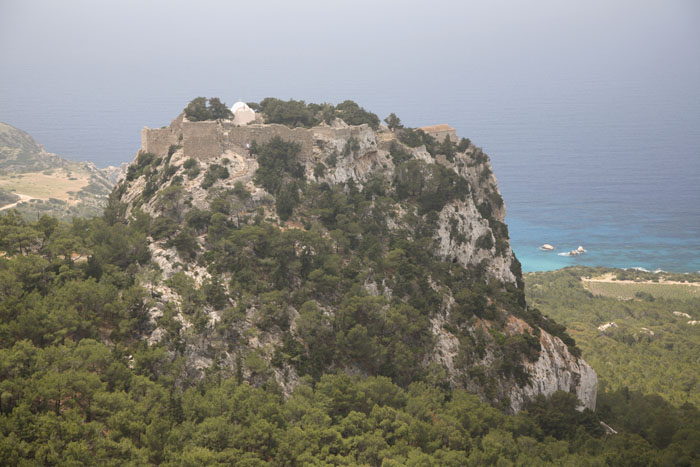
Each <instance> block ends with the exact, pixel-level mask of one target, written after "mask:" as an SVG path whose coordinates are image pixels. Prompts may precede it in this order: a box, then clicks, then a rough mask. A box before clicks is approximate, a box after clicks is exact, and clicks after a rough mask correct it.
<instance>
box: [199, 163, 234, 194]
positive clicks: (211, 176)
mask: <svg viewBox="0 0 700 467" xmlns="http://www.w3.org/2000/svg"><path fill="white" fill-rule="evenodd" d="M228 177H229V173H228V169H227V168H226V167H223V166H221V165H219V164H211V165H210V166H209V168H208V169H207V173H205V174H204V180H202V188H204V189H208V188H209V187H211V186H212V185H213V184H214V183H216V181H217V180H224V179H227V178H228Z"/></svg>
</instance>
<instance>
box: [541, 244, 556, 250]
mask: <svg viewBox="0 0 700 467" xmlns="http://www.w3.org/2000/svg"><path fill="white" fill-rule="evenodd" d="M540 250H544V251H552V250H554V246H553V245H550V244H549V243H545V244H544V245H542V246H541V247H540Z"/></svg>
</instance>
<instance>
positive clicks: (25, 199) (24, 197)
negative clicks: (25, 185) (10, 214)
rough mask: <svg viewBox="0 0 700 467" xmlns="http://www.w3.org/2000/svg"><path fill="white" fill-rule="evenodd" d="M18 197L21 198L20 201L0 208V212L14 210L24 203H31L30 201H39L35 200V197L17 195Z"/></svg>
mask: <svg viewBox="0 0 700 467" xmlns="http://www.w3.org/2000/svg"><path fill="white" fill-rule="evenodd" d="M15 194H16V195H17V196H19V200H17V201H15V202H14V203H11V204H8V205H6V206H3V207H1V208H0V211H4V210H5V209H12V208H14V207H15V206H17V205H18V204H19V203H23V202H24V201H29V200H30V199H38V198H34V197H33V196H27V195H23V194H22V193H15Z"/></svg>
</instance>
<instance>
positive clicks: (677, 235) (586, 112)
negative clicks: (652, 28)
mask: <svg viewBox="0 0 700 467" xmlns="http://www.w3.org/2000/svg"><path fill="white" fill-rule="evenodd" d="M315 79H318V82H313V83H311V82H309V83H307V84H306V85H299V84H298V82H297V84H296V86H295V87H294V88H285V87H284V85H283V84H281V81H279V80H276V78H275V77H269V80H268V81H257V82H255V83H249V84H248V85H247V87H246V86H240V85H239V86H237V87H236V88H235V89H236V91H235V92H232V91H231V89H229V88H227V87H224V86H219V87H216V88H209V89H206V90H205V91H200V90H197V88H196V86H195V85H194V84H193V87H192V88H191V89H189V88H182V87H179V88H177V89H175V88H173V89H169V88H168V87H167V83H164V84H162V85H159V86H157V87H156V86H151V87H150V88H148V89H149V91H148V92H147V91H146V89H147V88H145V87H144V88H143V89H140V88H139V87H138V86H136V85H133V84H132V85H130V86H126V87H125V88H124V89H120V88H119V87H118V86H115V87H114V88H111V89H107V88H100V87H96V88H95V89H90V88H86V87H82V88H80V90H79V92H78V91H75V92H73V93H66V92H65V86H63V85H62V84H61V83H57V84H56V86H55V88H52V87H51V86H47V85H45V84H43V85H41V86H39V85H37V86H36V87H35V88H36V89H37V90H38V91H37V92H35V93H33V94H32V95H30V96H28V95H18V94H16V93H14V92H13V88H12V85H7V87H5V88H2V82H0V121H5V122H7V123H10V124H12V125H14V126H16V127H19V128H21V129H23V130H25V131H28V132H29V133H30V134H32V135H33V136H34V137H35V138H36V139H37V140H38V141H39V142H40V143H42V144H44V146H45V147H46V148H47V150H49V151H51V152H55V153H57V154H60V155H62V156H64V157H67V158H71V159H75V160H89V161H93V162H95V163H96V164H97V165H98V166H106V165H110V164H119V163H121V162H125V161H130V160H132V159H133V157H134V156H135V154H136V151H137V150H138V148H139V146H140V129H141V128H142V127H143V126H146V125H148V126H150V127H160V126H162V125H167V124H169V122H170V120H171V119H172V118H174V117H175V116H176V115H177V114H178V113H179V112H180V110H181V109H182V108H183V107H184V106H185V104H186V103H187V102H188V101H189V100H190V99H191V98H192V97H194V96H196V95H201V94H205V95H218V96H221V97H222V98H223V99H224V101H226V102H228V103H229V105H230V104H232V103H233V102H234V101H236V100H239V99H242V100H247V101H252V100H260V99H262V98H264V97H266V96H268V95H276V96H279V97H282V98H288V97H290V96H293V97H295V98H303V99H306V100H307V101H315V102H323V101H330V102H340V101H342V100H344V99H346V98H352V99H355V100H357V101H358V102H360V103H361V104H362V105H363V106H365V107H366V108H368V109H371V110H373V111H375V112H377V113H378V114H379V115H380V117H384V116H386V115H388V113H389V112H396V113H397V114H398V115H399V116H400V117H401V118H402V120H403V122H404V123H405V124H407V125H410V126H420V125H427V124H435V123H449V124H451V125H452V126H454V127H455V128H456V129H457V130H458V134H459V135H460V136H465V137H469V138H470V139H471V140H472V141H473V142H474V143H475V144H476V145H478V146H481V147H483V149H484V151H485V152H486V153H487V154H488V155H489V156H490V158H491V161H492V164H493V167H494V172H495V174H496V177H497V178H498V181H499V187H500V190H501V192H502V194H503V198H504V200H505V203H506V207H507V211H508V214H507V219H506V222H507V224H508V226H509V229H510V237H511V244H512V247H513V249H514V251H515V252H516V255H517V257H518V258H519V259H520V261H521V263H522V265H523V270H524V271H542V270H552V269H558V268H561V267H565V266H570V265H590V266H610V267H643V268H646V269H649V270H656V269H663V270H667V271H673V272H691V271H698V270H700V88H699V87H698V86H695V87H691V89H692V92H690V93H688V89H689V88H688V86H685V87H684V91H683V92H680V91H676V90H675V89H674V88H672V87H662V86H649V85H648V83H638V85H637V86H635V83H629V82H628V83H624V85H623V84H621V83H619V82H616V81H614V80H601V81H599V82H589V83H562V85H561V86H552V85H551V81H550V83H549V84H548V85H547V86H548V87H547V88H543V87H538V86H537V85H536V84H532V83H530V84H527V85H525V84H522V83H518V82H513V83H503V82H501V83H498V85H495V84H494V85H492V86H491V85H489V84H488V83H481V84H479V85H478V86H466V85H465V86H464V87H460V86H455V84H454V82H453V78H450V77H445V78H444V80H445V81H444V82H438V83H434V85H433V86H430V87H423V86H421V84H420V83H418V82H410V81H407V82H405V83H403V86H405V88H402V87H401V86H398V87H395V88H389V87H387V86H385V87H383V88H380V89H381V92H380V91H379V90H373V89H370V88H368V87H367V86H364V85H360V84H358V85H357V86H356V87H355V86H354V85H353V83H345V84H344V85H343V86H340V87H338V86H337V83H335V82H332V81H331V80H330V79H329V80H328V81H327V82H326V81H324V80H323V77H322V76H321V77H315ZM195 84H196V83H195ZM417 89H420V93H416V92H415V90H417ZM649 89H654V90H655V91H654V92H652V93H650V92H649ZM426 102H429V103H432V104H431V105H430V106H427V107H426V105H425V103H426ZM32 109H33V110H32ZM36 109H41V111H40V112H39V111H36ZM544 243H550V244H552V245H554V246H555V247H556V250H555V251H553V252H545V251H541V250H539V246H540V245H542V244H544ZM579 245H581V246H583V247H584V248H585V249H586V250H587V253H586V254H584V255H580V256H576V257H567V256H560V255H559V254H558V253H562V252H567V251H569V250H572V249H575V248H577V247H578V246H579Z"/></svg>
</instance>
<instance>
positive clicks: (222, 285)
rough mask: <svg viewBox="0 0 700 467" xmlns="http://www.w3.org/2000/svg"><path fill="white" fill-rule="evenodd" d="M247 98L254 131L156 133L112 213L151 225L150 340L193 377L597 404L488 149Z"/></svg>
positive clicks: (221, 127)
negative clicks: (517, 240)
mask: <svg viewBox="0 0 700 467" xmlns="http://www.w3.org/2000/svg"><path fill="white" fill-rule="evenodd" d="M292 102H293V101H292ZM302 104H303V103H302ZM344 104H345V103H344ZM251 106H252V107H253V108H255V109H257V110H259V111H260V112H261V115H258V118H257V119H256V120H255V121H253V122H251V123H249V124H247V125H245V126H239V125H236V124H234V121H233V119H230V120H229V119H219V120H205V121H190V120H189V119H188V118H187V117H186V116H185V114H182V115H180V116H178V117H177V118H176V119H175V120H173V122H172V123H171V124H170V125H169V126H168V127H165V128H161V129H153V130H152V129H148V128H146V129H144V131H143V133H142V148H141V151H139V153H138V154H137V156H136V158H135V160H134V162H133V163H132V164H131V165H130V166H129V168H128V171H127V175H126V177H125V178H124V179H123V180H122V181H121V182H120V184H119V185H118V186H117V188H116V189H115V191H114V192H113V194H112V201H111V203H110V207H109V208H108V215H112V216H115V218H118V219H123V220H124V221H125V222H132V223H133V222H136V223H139V224H140V225H143V226H145V227H144V228H146V229H147V231H148V234H149V237H148V242H149V244H148V247H149V249H150V252H151V257H152V267H150V268H146V269H145V270H144V271H142V273H141V275H140V277H141V282H142V283H144V284H145V285H146V286H147V287H148V288H149V289H150V290H151V291H152V295H153V297H154V302H153V306H152V307H151V309H150V326H149V327H148V329H145V330H144V335H145V338H147V340H148V342H150V343H151V344H155V343H160V344H161V345H164V346H165V347H166V348H167V349H168V352H169V354H170V356H171V358H173V359H175V358H177V356H179V355H181V356H184V357H185V358H184V362H185V363H184V365H185V367H186V370H185V372H184V373H185V375H189V376H192V377H198V375H199V376H201V375H205V374H206V373H207V370H208V369H209V368H212V367H216V368H223V369H224V370H225V371H228V372H230V374H232V375H234V374H235V375H238V377H239V378H241V379H245V380H248V381H249V382H251V383H252V384H256V385H265V384H269V383H270V382H275V384H278V385H280V386H281V388H282V389H283V391H284V392H285V393H287V394H288V393H290V392H291V390H292V388H293V387H294V386H295V385H296V383H297V381H298V380H299V379H300V378H302V377H311V378H317V377H319V376H320V375H322V374H324V373H327V372H334V371H345V372H349V373H351V374H379V375H385V376H388V377H391V378H392V379H393V380H394V381H395V382H397V383H398V384H402V385H407V384H409V383H410V382H412V381H416V380H422V381H426V382H430V383H434V384H446V385H450V386H452V387H464V388H467V389H468V390H470V391H472V392H475V393H477V394H479V395H480V396H481V397H482V398H483V399H485V400H488V401H490V402H492V403H494V404H496V405H498V406H500V407H502V408H503V409H504V410H506V411H509V412H517V411H519V410H520V409H521V408H522V407H523V406H524V404H525V403H526V402H527V401H529V400H532V399H533V398H534V397H535V396H536V395H538V394H545V395H549V394H552V393H553V392H555V391H557V390H563V391H566V392H573V393H575V394H576V395H577V396H578V398H579V399H580V401H581V403H582V405H583V406H585V407H588V408H591V409H593V408H594V406H595V397H596V382H597V378H596V374H595V372H594V371H593V370H592V369H591V367H590V366H589V365H588V364H587V363H586V362H585V361H583V360H582V359H581V358H580V357H579V355H580V352H579V350H578V349H577V348H576V347H575V344H574V342H573V340H572V339H571V338H570V337H569V336H568V335H567V334H566V332H565V328H564V327H562V326H560V325H557V324H556V323H554V322H552V321H550V320H549V319H547V318H546V317H544V316H542V315H541V314H540V313H539V312H538V311H537V310H533V309H530V308H528V307H527V306H526V304H525V300H524V294H523V283H522V277H521V271H520V264H519V263H518V261H517V259H516V258H515V256H514V254H513V251H512V250H511V248H510V244H509V240H508V229H507V226H506V224H505V223H504V220H505V213H506V212H505V205H504V203H503V200H502V198H501V194H500V192H499V189H498V185H497V182H496V178H495V176H494V174H493V170H492V168H491V165H490V162H489V158H488V157H487V156H486V154H484V153H483V151H482V150H481V149H480V148H478V147H476V146H474V145H473V144H472V143H471V142H470V141H469V140H467V139H461V140H460V141H453V140H452V139H450V138H449V137H443V138H442V140H440V137H439V135H438V136H437V137H433V136H431V135H430V134H428V133H426V132H423V131H420V130H414V129H407V128H403V127H401V126H400V124H398V122H392V123H393V124H392V129H389V128H388V127H385V126H380V125H378V121H376V122H375V121H374V120H370V121H369V123H362V124H348V123H346V120H348V121H351V122H353V123H357V118H354V117H353V118H351V117H350V115H351V114H350V111H351V110H352V111H353V112H354V113H353V114H352V115H353V116H356V115H357V111H356V109H355V108H354V107H351V106H349V105H347V106H346V107H345V108H344V109H345V110H344V111H345V112H346V114H343V113H342V112H339V113H335V114H331V115H330V117H328V118H326V119H325V122H317V121H314V122H312V124H308V123H307V124H306V125H301V126H296V125H292V126H296V127H290V125H285V124H278V123H271V122H272V121H274V118H271V115H272V112H271V111H270V110H269V106H268V108H267V113H266V112H265V108H263V107H261V106H258V105H255V104H252V105H251ZM309 108H310V106H309ZM338 108H340V106H338ZM348 109H349V110H348ZM312 110H313V109H312ZM362 111H364V109H362ZM360 115H361V114H360ZM372 115H373V114H372ZM341 117H342V118H341ZM374 118H375V119H376V116H375V117H374Z"/></svg>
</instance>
